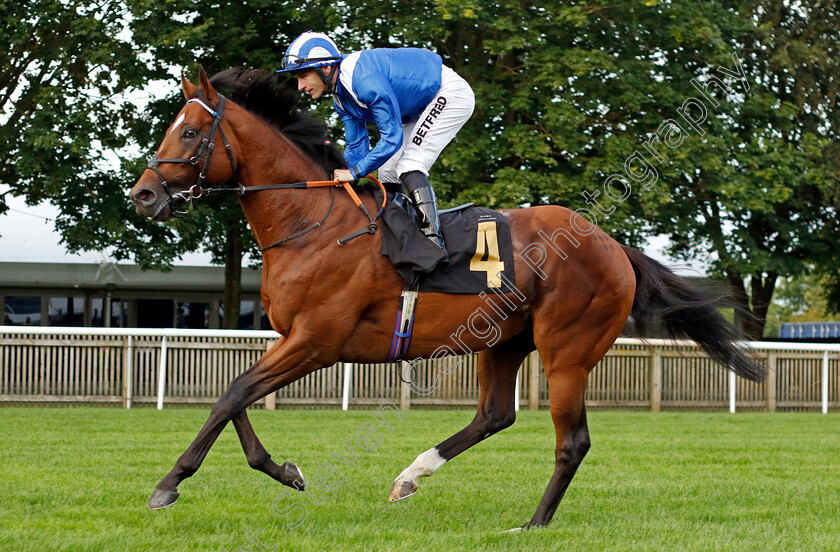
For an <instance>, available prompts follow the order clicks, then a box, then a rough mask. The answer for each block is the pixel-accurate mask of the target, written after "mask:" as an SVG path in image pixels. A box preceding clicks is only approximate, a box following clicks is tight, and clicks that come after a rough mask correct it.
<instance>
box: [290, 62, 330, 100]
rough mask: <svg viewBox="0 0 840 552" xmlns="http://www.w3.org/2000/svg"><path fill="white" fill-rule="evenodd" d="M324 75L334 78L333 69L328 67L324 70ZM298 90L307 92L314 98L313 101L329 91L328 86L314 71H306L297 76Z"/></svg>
mask: <svg viewBox="0 0 840 552" xmlns="http://www.w3.org/2000/svg"><path fill="white" fill-rule="evenodd" d="M323 71H324V73H326V74H327V75H330V76H332V73H333V67H332V66H331V65H330V66H327V67H324V68H323ZM297 80H298V90H300V91H301V92H305V93H307V94H309V95H310V96H312V99H313V100H317V99H318V98H320V97H321V96H323V95H324V92H326V91H327V85H326V84H324V82H323V81H322V80H321V77H319V76H318V73H316V72H315V71H314V70H309V71H304V72H303V73H300V74H299V75H297Z"/></svg>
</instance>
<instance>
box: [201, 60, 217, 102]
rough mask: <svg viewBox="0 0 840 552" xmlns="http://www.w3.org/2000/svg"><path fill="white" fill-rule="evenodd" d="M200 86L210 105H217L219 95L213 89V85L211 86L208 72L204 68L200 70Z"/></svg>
mask: <svg viewBox="0 0 840 552" xmlns="http://www.w3.org/2000/svg"><path fill="white" fill-rule="evenodd" d="M198 85H199V86H200V87H201V90H202V91H203V92H204V97H205V98H207V99H208V100H209V101H210V103H216V102H218V101H219V94H218V93H217V92H216V90H215V89H214V88H213V85H212V84H210V79H209V78H207V72H206V71H205V70H204V67H199V68H198Z"/></svg>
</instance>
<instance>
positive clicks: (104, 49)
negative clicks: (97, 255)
mask: <svg viewBox="0 0 840 552" xmlns="http://www.w3.org/2000/svg"><path fill="white" fill-rule="evenodd" d="M128 16H129V11H128V8H127V7H126V6H125V5H124V4H123V3H122V2H115V1H114V2H111V1H102V2H98V3H93V2H90V1H79V0H62V1H58V0H33V1H29V2H23V3H21V2H12V1H7V0H0V21H2V25H1V26H0V29H1V30H0V39H1V40H2V42H3V44H5V48H4V49H3V51H2V52H0V67H2V72H1V73H0V75H2V76H0V159H2V162H0V184H2V185H4V187H6V189H5V190H4V191H3V193H2V194H0V213H3V212H4V211H5V210H6V209H7V208H8V207H7V204H6V197H7V196H9V195H13V196H24V197H25V198H26V201H27V202H28V203H29V204H36V203H38V202H40V201H43V200H50V201H52V202H53V203H55V204H56V205H58V206H59V208H60V210H61V218H60V220H59V224H58V226H59V229H60V230H63V231H64V234H63V236H64V237H63V241H64V243H65V244H67V246H68V248H69V249H70V250H71V251H75V250H79V249H81V248H84V249H104V248H105V247H107V246H115V251H116V254H117V256H118V257H122V258H124V254H125V253H127V252H128V251H133V252H134V253H135V254H136V256H137V258H138V260H139V261H140V262H141V263H145V264H154V263H155V262H159V261H160V260H161V259H168V258H171V257H172V256H174V255H178V254H179V253H181V252H183V251H185V250H188V249H190V248H191V247H193V246H194V245H193V244H191V243H190V242H189V240H188V239H180V238H179V237H178V235H177V233H176V232H174V231H173V230H172V229H171V228H163V227H159V226H156V225H152V224H149V223H147V222H146V221H144V220H142V219H140V218H139V217H137V216H136V215H133V214H132V213H130V211H129V210H128V206H127V205H126V198H125V189H124V181H123V180H121V179H120V178H118V177H117V175H116V173H114V172H113V171H112V170H110V169H109V168H108V166H109V164H110V163H111V159H109V157H108V156H107V152H111V151H119V150H120V149H121V148H123V147H124V146H126V144H127V143H128V135H129V132H128V129H129V128H130V127H131V125H132V124H133V123H134V120H135V118H136V116H137V114H136V110H135V108H134V106H133V105H131V104H130V103H129V102H128V101H126V100H125V98H124V96H123V95H124V94H125V93H126V92H128V91H130V90H132V89H134V88H136V87H139V86H141V85H142V84H143V83H144V82H145V81H146V79H148V78H149V77H150V76H151V75H152V74H154V72H153V70H152V68H150V67H148V66H147V65H146V64H144V63H142V62H141V60H140V51H139V50H138V49H137V48H135V46H134V45H133V44H132V43H131V42H130V41H129V40H127V39H125V38H123V35H122V34H121V33H122V31H123V30H124V29H125V27H126V24H127V18H128ZM69 219H73V220H75V221H79V222H80V225H79V226H78V227H76V226H73V225H71V224H69V223H68V221H69ZM93 219H96V222H95V224H96V225H99V226H102V227H103V228H105V229H107V232H108V234H107V239H101V237H102V236H101V234H96V235H94V236H90V235H89V233H90V232H89V230H88V229H86V227H87V226H89V223H91V221H92V220H93ZM89 238H90V239H89ZM152 242H153V243H155V244H157V245H156V246H155V247H154V248H150V247H149V246H148V245H149V244H150V243H152Z"/></svg>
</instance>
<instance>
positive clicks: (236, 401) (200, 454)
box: [149, 339, 324, 510]
mask: <svg viewBox="0 0 840 552" xmlns="http://www.w3.org/2000/svg"><path fill="white" fill-rule="evenodd" d="M323 366H324V365H323V364H320V363H319V362H318V361H317V360H316V358H315V357H314V356H313V355H312V354H311V352H310V351H309V350H308V349H307V348H306V347H304V346H295V344H293V343H291V342H288V341H286V340H282V339H281V340H279V341H278V342H277V343H276V344H275V345H274V347H272V348H271V350H269V351H268V352H267V353H266V354H265V355H263V357H262V358H260V360H258V361H257V362H256V363H255V364H254V365H253V366H251V367H250V368H249V369H248V370H246V371H245V372H243V373H242V374H240V375H239V376H237V377H236V378H235V379H234V380H233V381H232V382H231V384H230V387H228V389H227V391H225V393H224V394H223V395H222V396H221V398H220V399H219V400H218V401H217V402H216V404H215V405H213V409H212V410H211V411H210V417H209V418H208V419H207V422H205V424H204V427H203V428H201V431H199V433H198V436H197V437H196V438H195V440H193V442H192V443H191V444H190V446H189V447H188V448H187V450H186V451H185V452H184V454H182V455H181V456H180V458H178V461H177V462H176V463H175V467H173V468H172V470H171V471H170V472H169V473H168V474H167V475H166V477H164V478H163V479H162V480H161V482H160V483H158V484H157V486H156V487H155V491H154V493H153V494H152V497H151V498H150V499H149V508H150V509H152V510H157V509H160V508H165V507H167V506H170V505H172V504H174V503H175V501H176V500H177V499H178V494H179V493H178V485H179V484H180V483H181V481H183V480H184V479H186V478H187V477H190V476H191V475H192V474H194V473H195V472H196V471H197V470H198V468H199V466H201V463H202V461H204V458H205V456H207V453H208V452H209V451H210V447H211V446H213V443H214V442H215V441H216V439H217V438H218V437H219V434H220V433H221V432H222V430H223V429H224V428H225V426H226V425H227V423H228V422H230V421H231V420H233V419H234V418H236V417H237V416H238V415H239V414H240V413H242V412H244V411H245V409H246V408H247V407H248V405H250V404H251V403H253V402H254V401H256V400H258V399H260V398H262V397H264V396H266V395H267V394H268V393H271V392H273V391H276V390H277V389H279V388H281V387H283V386H285V385H288V384H289V383H291V382H293V381H295V380H297V379H300V378H302V377H303V376H305V375H306V374H308V373H310V372H312V371H314V370H317V369H318V368H322V367H323ZM249 427H250V424H249ZM251 432H252V433H253V429H252V430H251ZM260 446H261V445H260ZM254 450H256V449H254ZM263 450H265V449H263ZM290 475H291V474H290Z"/></svg>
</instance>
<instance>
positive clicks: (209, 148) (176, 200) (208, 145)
mask: <svg viewBox="0 0 840 552" xmlns="http://www.w3.org/2000/svg"><path fill="white" fill-rule="evenodd" d="M193 102H195V103H197V104H198V105H200V106H201V107H203V108H204V109H205V110H206V111H207V113H209V114H210V115H212V117H213V124H212V125H211V126H210V130H209V131H208V132H207V135H206V136H205V137H204V139H203V140H202V141H201V145H199V146H198V150H196V152H195V155H193V156H192V157H190V158H189V159H184V158H172V159H161V158H160V157H158V156H157V155H153V156H152V157H150V158H149V162H148V163H147V164H146V168H147V169H151V170H153V171H155V174H156V175H157V177H158V178H159V179H160V183H161V185H162V186H163V191H165V192H166V195H167V199H166V201H163V202H161V204H160V205H159V206H158V208H157V210H156V211H155V213H154V214H153V215H152V216H151V217H149V219H151V220H155V219H157V217H158V215H159V214H160V212H161V211H162V210H163V208H164V207H165V206H167V205H168V206H169V207H170V210H171V212H172V216H173V217H178V218H181V217H183V216H185V215H186V213H185V212H184V211H176V210H175V209H176V208H177V207H180V206H181V205H183V204H184V203H186V202H188V201H192V200H193V199H197V198H199V197H201V196H202V195H203V194H204V193H206V192H208V191H210V190H211V189H212V188H208V187H207V186H205V185H204V182H205V180H206V178H207V170H208V169H209V168H210V160H211V159H212V158H213V149H214V147H215V144H214V142H213V139H214V138H215V136H216V131H217V130H218V131H219V134H220V135H221V137H222V142H223V143H224V145H225V150H226V151H227V154H228V159H230V166H231V168H232V169H233V173H232V174H233V175H236V161H235V160H234V158H233V151H231V149H230V144H229V143H228V141H227V138H226V137H225V132H224V131H223V130H222V127H221V126H220V123H221V122H222V114H223V113H224V109H225V97H224V96H222V95H221V94H219V107H218V109H217V110H215V111H214V110H213V109H211V108H210V107H209V106H208V105H207V104H206V103H204V102H203V101H202V100H200V99H198V98H193V99H191V100H188V101H187V103H188V104H189V103H193ZM205 150H206V152H207V158H206V159H205V161H204V166H203V167H202V168H201V170H200V171H199V173H198V180H197V181H196V183H195V184H193V185H192V186H190V187H189V188H187V189H186V190H183V191H180V192H176V193H174V194H173V193H171V192H170V190H169V185H168V183H167V182H166V179H165V178H164V177H163V175H162V174H161V172H160V168H159V166H160V164H161V163H173V164H179V163H189V164H190V165H192V166H193V167H195V169H196V170H198V161H199V159H200V158H201V156H202V155H204V153H205ZM241 188H242V186H241V185H240V186H239V189H241Z"/></svg>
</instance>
